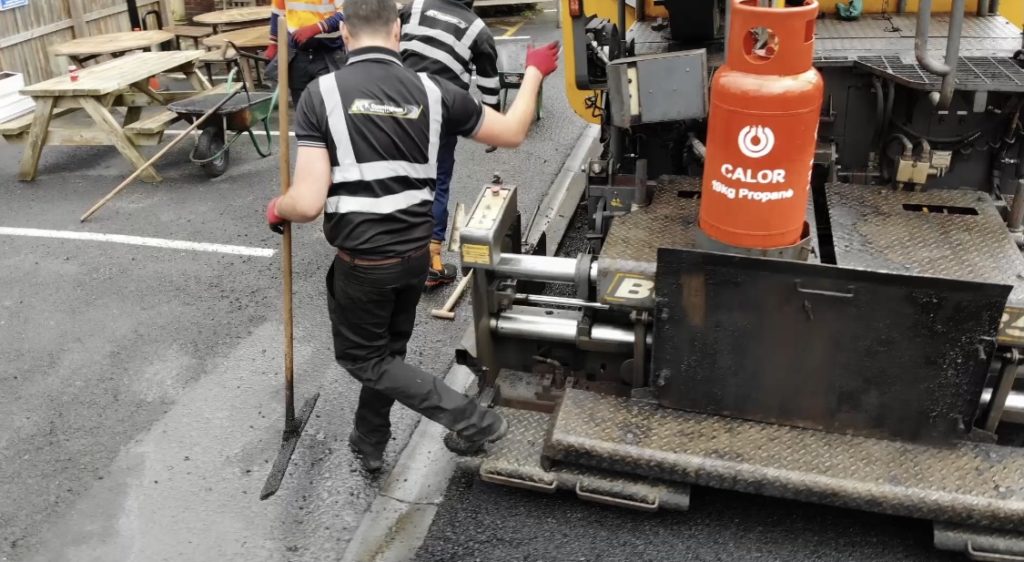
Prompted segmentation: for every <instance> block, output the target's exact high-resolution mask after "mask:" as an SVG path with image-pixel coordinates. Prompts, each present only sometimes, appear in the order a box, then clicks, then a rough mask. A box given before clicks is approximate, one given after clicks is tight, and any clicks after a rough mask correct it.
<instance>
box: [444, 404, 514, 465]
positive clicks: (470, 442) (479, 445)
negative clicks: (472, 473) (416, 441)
mask: <svg viewBox="0 0 1024 562" xmlns="http://www.w3.org/2000/svg"><path fill="white" fill-rule="evenodd" d="M495 415H496V416H498V424H497V426H496V427H495V429H494V430H493V431H492V432H491V433H489V434H486V435H484V436H483V437H478V438H476V439H467V438H465V437H463V436H461V435H459V434H458V433H455V432H454V431H449V432H448V435H445V436H444V446H445V447H447V448H448V450H449V451H451V452H453V453H455V454H457V455H473V454H476V453H479V452H480V451H482V450H483V448H484V445H486V444H488V443H494V442H496V441H499V440H501V438H502V437H505V435H507V434H508V421H507V420H506V419H505V418H504V417H502V416H501V415H499V414H498V413H497V412H495Z"/></svg>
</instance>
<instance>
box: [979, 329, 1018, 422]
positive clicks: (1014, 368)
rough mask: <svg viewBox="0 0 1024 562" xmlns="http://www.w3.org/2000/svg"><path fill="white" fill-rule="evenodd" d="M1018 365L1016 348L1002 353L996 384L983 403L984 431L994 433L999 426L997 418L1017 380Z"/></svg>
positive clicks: (1000, 415) (998, 418) (999, 416)
mask: <svg viewBox="0 0 1024 562" xmlns="http://www.w3.org/2000/svg"><path fill="white" fill-rule="evenodd" d="M1019 366H1020V354H1019V353H1018V352H1017V350H1016V349H1012V348H1011V349H1010V351H1009V352H1007V353H1004V354H1003V358H1002V364H1001V365H1000V366H999V376H998V377H997V378H996V386H995V388H994V389H993V391H992V392H991V393H989V400H988V403H987V404H986V405H985V431H987V432H989V433H995V432H996V428H997V427H999V420H1000V419H1002V417H1003V409H1004V408H1005V406H1006V397H1007V396H1009V394H1010V391H1011V390H1013V381H1015V380H1017V372H1018V370H1019Z"/></svg>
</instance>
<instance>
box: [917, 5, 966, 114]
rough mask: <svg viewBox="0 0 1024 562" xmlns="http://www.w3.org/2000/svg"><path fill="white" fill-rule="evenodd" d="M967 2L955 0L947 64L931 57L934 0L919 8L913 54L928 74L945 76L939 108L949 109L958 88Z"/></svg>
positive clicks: (947, 45) (950, 23) (947, 49)
mask: <svg viewBox="0 0 1024 562" xmlns="http://www.w3.org/2000/svg"><path fill="white" fill-rule="evenodd" d="M965 2H966V0H953V7H952V8H951V10H952V13H951V14H950V16H949V35H948V36H947V37H946V59H945V62H941V63H940V62H936V61H935V60H933V59H932V58H931V56H929V54H928V28H929V26H930V25H931V17H932V0H921V3H920V5H918V8H917V33H916V34H915V36H914V55H915V56H916V57H917V62H918V63H919V64H920V65H921V67H922V68H924V69H925V70H927V71H928V72H930V73H932V74H934V75H936V76H941V77H942V86H941V87H940V90H939V99H938V101H937V102H936V105H937V106H938V107H939V108H940V109H949V104H950V102H952V101H953V89H954V87H955V85H956V64H957V60H958V59H959V58H960V36H961V34H962V32H963V27H964V3H965Z"/></svg>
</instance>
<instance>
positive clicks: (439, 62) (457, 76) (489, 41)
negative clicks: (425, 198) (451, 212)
mask: <svg viewBox="0 0 1024 562" xmlns="http://www.w3.org/2000/svg"><path fill="white" fill-rule="evenodd" d="M400 15H401V18H402V43H401V47H402V61H403V62H404V63H405V66H407V67H409V68H411V69H413V70H415V71H416V72H426V73H428V74H430V75H433V76H437V77H439V78H443V79H445V80H447V81H449V82H451V83H452V84H455V85H456V86H458V87H460V88H462V89H463V90H467V91H468V90H469V82H470V76H471V75H472V73H473V71H474V70H475V71H476V85H477V88H478V89H479V90H480V101H482V102H483V103H484V105H487V106H489V107H491V108H493V109H498V52H497V50H496V49H495V47H494V37H493V36H492V35H491V31H490V30H489V29H487V26H486V25H485V24H484V22H483V20H481V19H480V18H479V17H477V15H476V14H475V13H473V1H472V0H413V1H412V2H410V3H409V4H406V5H405V7H403V8H402V11H401V14H400ZM457 140H458V137H456V136H445V137H444V138H442V139H441V147H440V152H439V153H438V156H437V190H436V191H435V193H434V231H433V234H432V236H431V241H430V255H431V259H430V272H429V274H428V275H427V282H426V286H427V288H428V289H429V288H432V287H436V286H438V285H443V284H446V283H451V282H452V281H453V280H455V277H456V276H457V275H458V269H457V268H456V267H455V266H454V265H452V264H445V263H442V261H441V243H442V242H444V238H445V233H446V232H447V230H448V194H449V192H450V187H451V181H452V171H453V169H454V168H455V143H456V141H457Z"/></svg>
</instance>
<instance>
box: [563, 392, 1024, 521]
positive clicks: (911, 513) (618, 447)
mask: <svg viewBox="0 0 1024 562" xmlns="http://www.w3.org/2000/svg"><path fill="white" fill-rule="evenodd" d="M544 454H545V455H546V456H548V457H550V458H553V459H557V460H560V461H562V462H569V463H577V464H581V465H585V466H590V467H594V468H602V469H612V470H619V471H628V472H631V473H636V474H642V475H646V476H650V477H653V478H664V479H672V480H677V481H680V482H687V483H690V484H696V485H703V486H711V487H715V488H724V489H730V490H737V491H741V492H748V493H755V494H761V495H768V496H775V497H781V498H787V499H793V500H798V501H811V502H817V503H823V504H828V505H836V506H840V507H849V508H854V509H863V510H866V511H876V512H881V513H890V514H893V515H902V516H908V517H918V518H922V519H931V520H935V521H950V522H956V523H963V524H967V525H979V526H985V527H989V526H991V527H998V528H1004V529H1011V530H1016V531H1024V449H1020V448H1013V447H1003V446H998V445H991V444H983V443H970V442H958V443H956V444H955V445H949V446H941V447H940V446H928V445H920V444H913V443H906V442H902V441H888V440H882V439H872V438H867V437H857V436H852V435H841V434H835V433H826V432H822V431H814V430H809V429H800V428H794V427H787V426H782V425H774V424H767V423H758V422H751V421H745V420H740V419H736V418H729V417H722V416H712V415H703V414H695V413H690V412H684V411H681V410H671V409H668V408H662V407H660V406H658V405H656V404H652V403H649V402H641V401H639V400H629V399H626V398H619V397H613V396H604V395H600V394H595V393H592V392H585V391H580V390H575V389H571V390H567V391H566V392H565V395H564V397H563V399H562V403H561V405H560V406H559V408H558V411H557V413H556V418H555V421H554V425H553V426H552V428H551V436H550V437H549V439H548V443H547V445H546V446H545V448H544Z"/></svg>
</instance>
